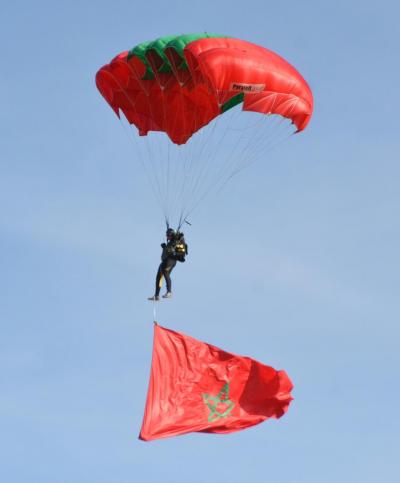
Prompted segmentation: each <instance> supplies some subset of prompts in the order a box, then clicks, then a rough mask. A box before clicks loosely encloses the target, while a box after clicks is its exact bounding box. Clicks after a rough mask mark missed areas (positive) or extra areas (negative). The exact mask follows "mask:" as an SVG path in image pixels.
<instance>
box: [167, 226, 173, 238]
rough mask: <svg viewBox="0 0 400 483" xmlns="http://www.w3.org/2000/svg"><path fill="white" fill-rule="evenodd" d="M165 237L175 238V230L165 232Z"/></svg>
mask: <svg viewBox="0 0 400 483" xmlns="http://www.w3.org/2000/svg"><path fill="white" fill-rule="evenodd" d="M165 235H166V236H167V237H173V236H175V230H173V229H172V228H168V230H167V231H166V232H165Z"/></svg>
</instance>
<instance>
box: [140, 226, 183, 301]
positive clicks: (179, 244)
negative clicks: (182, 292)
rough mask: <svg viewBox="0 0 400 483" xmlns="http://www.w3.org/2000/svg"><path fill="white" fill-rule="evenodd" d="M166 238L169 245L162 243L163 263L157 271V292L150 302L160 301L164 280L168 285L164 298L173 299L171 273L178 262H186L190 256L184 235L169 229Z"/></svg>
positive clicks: (150, 298)
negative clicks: (188, 255)
mask: <svg viewBox="0 0 400 483" xmlns="http://www.w3.org/2000/svg"><path fill="white" fill-rule="evenodd" d="M165 236H166V238H167V243H161V248H162V253H161V263H160V266H159V267H158V270H157V276H156V290H155V292H154V295H153V296H152V297H149V298H148V300H153V301H157V300H160V290H161V286H162V280H163V278H165V282H166V285H167V291H166V293H165V294H164V295H163V298H165V299H169V298H171V297H172V292H171V286H172V284H171V276H170V275H171V272H172V270H173V269H174V267H175V265H176V262H177V261H179V262H184V261H185V256H186V255H187V254H188V246H187V245H186V242H185V238H184V236H183V233H180V232H179V231H175V230H173V229H172V228H168V230H167V231H166V233H165Z"/></svg>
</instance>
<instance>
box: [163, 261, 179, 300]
mask: <svg viewBox="0 0 400 483" xmlns="http://www.w3.org/2000/svg"><path fill="white" fill-rule="evenodd" d="M175 265H176V260H174V259H173V258H167V260H165V262H164V266H163V268H162V273H163V275H164V278H165V283H166V284H167V293H171V288H172V282H171V276H170V275H171V272H172V270H173V269H174V267H175Z"/></svg>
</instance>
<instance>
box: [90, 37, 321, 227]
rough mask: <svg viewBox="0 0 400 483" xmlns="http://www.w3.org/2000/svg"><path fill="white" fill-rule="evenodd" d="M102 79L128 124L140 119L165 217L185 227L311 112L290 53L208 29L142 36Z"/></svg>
mask: <svg viewBox="0 0 400 483" xmlns="http://www.w3.org/2000/svg"><path fill="white" fill-rule="evenodd" d="M96 85H97V87H98V89H99V91H100V93H101V94H102V96H103V97H104V99H105V100H106V101H107V103H108V104H109V105H110V107H111V108H112V109H113V111H114V112H115V114H116V115H117V116H118V117H119V118H120V119H121V122H123V125H124V126H126V127H128V128H130V127H131V125H132V126H135V127H136V129H137V133H136V134H139V136H137V135H135V134H134V135H133V138H132V139H133V141H134V142H135V143H136V149H137V153H138V157H139V159H140V162H141V163H142V165H143V167H144V169H145V170H146V172H147V174H148V176H149V180H150V183H151V185H152V187H153V191H154V193H155V195H156V197H157V199H158V201H159V203H160V206H161V208H162V210H163V212H164V216H165V220H166V223H167V225H168V226H169V224H170V220H171V217H173V218H174V219H176V220H179V221H178V222H177V224H178V228H179V227H180V226H181V224H182V223H183V222H184V221H185V220H186V219H187V217H188V216H189V214H190V213H191V212H192V211H193V210H194V209H195V208H196V207H197V206H198V204H199V203H200V202H201V201H202V200H203V199H204V197H205V196H206V195H207V194H208V193H209V192H210V191H211V189H213V188H214V187H216V186H218V184H220V185H221V184H223V183H225V182H226V181H227V180H229V179H230V178H231V177H232V176H233V175H235V174H236V173H237V172H239V171H240V170H241V169H243V168H244V167H246V166H248V165H249V164H251V163H253V162H254V161H255V160H256V159H258V158H259V157H260V156H262V155H263V154H264V153H265V152H266V151H267V150H268V149H270V148H271V147H272V146H274V145H275V144H277V143H279V142H280V141H282V140H283V139H284V138H287V137H289V136H290V135H291V134H293V133H294V132H300V131H302V130H303V129H304V128H305V127H306V126H307V124H308V122H309V120H310V118H311V115H312V111H313V97H312V93H311V90H310V88H309V86H308V85H307V83H306V81H305V80H304V79H303V77H302V76H301V75H300V74H299V72H298V71H297V70H296V69H295V68H294V67H292V66H291V65H290V64H289V63H288V62H287V61H286V60H285V59H283V58H282V57H280V56H279V55H277V54H275V53H274V52H272V51H270V50H268V49H266V48H264V47H261V46H258V45H255V44H253V43H250V42H247V41H244V40H240V39H236V38H231V37H227V36H221V35H213V34H208V33H201V34H190V35H178V36H167V37H161V38H159V39H156V40H154V41H150V42H144V43H141V44H139V45H137V46H136V47H134V48H133V49H131V50H130V51H126V52H122V53H121V54H119V55H117V56H116V57H114V59H112V61H111V62H110V63H109V64H106V65H104V66H103V67H101V69H100V70H99V71H98V72H97V75H96ZM121 114H122V115H121ZM245 114H247V115H245ZM255 116H257V117H255ZM272 121H273V122H272ZM285 121H286V122H285ZM282 126H283V128H284V129H281V128H282ZM129 132H130V133H131V131H130V130H129ZM282 133H283V138H282ZM143 138H145V140H146V141H145V143H142V142H141V141H142V140H143Z"/></svg>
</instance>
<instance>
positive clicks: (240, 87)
mask: <svg viewBox="0 0 400 483" xmlns="http://www.w3.org/2000/svg"><path fill="white" fill-rule="evenodd" d="M264 88H265V84H243V83H241V82H232V83H231V85H230V87H229V90H231V91H238V92H261V91H263V90H264Z"/></svg>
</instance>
